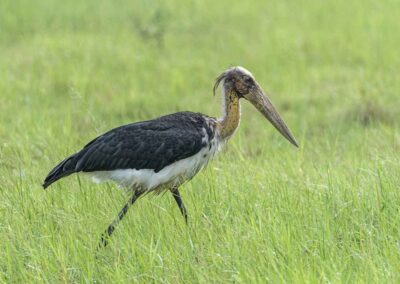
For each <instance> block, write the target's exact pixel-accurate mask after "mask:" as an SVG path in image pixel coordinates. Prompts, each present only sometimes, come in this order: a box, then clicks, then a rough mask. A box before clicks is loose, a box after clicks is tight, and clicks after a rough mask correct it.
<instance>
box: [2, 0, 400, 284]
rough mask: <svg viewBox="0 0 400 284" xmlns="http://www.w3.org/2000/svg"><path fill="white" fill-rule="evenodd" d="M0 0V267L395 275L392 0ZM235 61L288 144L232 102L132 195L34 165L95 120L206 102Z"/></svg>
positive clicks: (398, 89)
mask: <svg viewBox="0 0 400 284" xmlns="http://www.w3.org/2000/svg"><path fill="white" fill-rule="evenodd" d="M265 2H266V1H258V2H246V1H236V2H232V1H227V0H223V1H192V2H189V1H161V0H160V1H144V0H143V1H97V0H91V1H77V0H76V1H51V0H41V1H29V0H26V1H22V0H17V1H15V0H2V1H1V2H0V54H1V56H0V282H4V283H11V282H12V283H27V282H33V283H43V282H45V283H84V282H96V283H112V282H114V283H130V282H141V283H147V282H165V283H190V282H193V283H224V282H239V283H251V282H253V283H265V282H270V283H280V282H292V283H293V282H295V283H303V282H304V283H309V282H312V283H316V282H323V283H363V282H364V283H365V282H369V283H378V282H380V283H399V282H400V212H399V211H400V191H399V185H400V133H399V127H400V121H399V117H400V95H399V94H400V77H399V69H400V56H399V46H400V33H399V30H400V21H399V18H400V3H399V2H398V1H395V0H393V1H390V0H388V1H379V2H378V1H372V0H371V1H370V0H365V1H364V0H355V1H344V0H335V1H311V0H301V1H290V0H287V1H275V0H274V1H268V3H265ZM233 65H242V66H245V67H246V68H248V69H250V70H251V71H252V72H253V74H254V75H255V77H256V78H257V80H258V81H259V82H260V84H261V85H262V86H263V87H264V89H265V90H266V91H267V92H268V93H269V94H270V97H271V98H272V100H273V102H274V103H275V104H276V106H277V107H278V109H279V110H280V112H281V114H282V115H283V117H284V118H285V120H286V121H287V123H288V125H289V126H290V128H291V129H292V130H293V133H294V134H295V136H296V138H297V140H298V141H299V142H300V144H301V146H300V148H299V149H296V148H294V147H292V146H291V145H290V144H289V143H288V142H287V141H285V140H284V139H283V138H282V137H281V136H280V135H279V134H278V133H277V132H276V131H275V130H274V129H273V128H272V126H270V125H269V124H268V123H267V121H265V119H263V118H262V116H261V115H259V114H258V113H257V112H255V111H254V109H253V108H252V106H250V105H249V104H248V103H246V102H243V103H242V105H243V110H242V114H243V119H242V122H241V126H240V129H239V130H238V131H237V133H236V135H235V136H234V137H233V138H232V140H231V141H230V143H229V144H228V146H227V147H226V148H225V149H224V151H223V152H222V153H221V154H220V155H219V156H218V158H217V159H216V160H215V161H213V162H212V163H211V164H210V165H209V167H208V168H207V169H206V170H205V171H203V172H202V173H201V174H199V175H198V176H197V177H196V178H195V179H193V180H192V181H191V182H190V183H188V184H186V185H184V186H183V188H182V190H181V192H182V196H183V199H184V201H185V203H186V206H187V208H188V210H189V214H190V216H189V218H190V224H189V226H186V225H185V223H184V221H183V218H182V217H181V215H180V212H179V210H178V208H177V206H176V205H175V203H174V200H173V198H172V196H170V195H169V194H166V195H164V196H159V197H157V196H156V197H150V196H149V197H146V198H143V199H142V200H140V202H138V203H137V205H135V206H134V207H133V208H131V211H129V214H128V216H127V217H126V218H125V219H124V220H123V222H122V223H121V224H120V226H119V227H118V229H117V231H116V232H115V234H114V235H113V238H112V241H111V244H110V246H109V247H107V248H106V249H104V250H102V251H99V252H96V247H97V243H98V240H99V236H100V234H101V233H102V232H103V230H104V229H105V228H106V226H107V225H108V224H109V223H110V222H111V221H112V219H113V218H114V217H115V216H116V214H117V213H118V211H119V210H120V208H121V207H122V205H123V204H124V202H125V201H126V200H127V196H126V195H125V194H124V192H122V191H120V190H118V189H117V187H116V186H115V185H113V184H103V185H100V186H98V185H95V184H92V183H91V182H90V181H89V180H87V179H86V178H84V177H78V176H71V177H69V178H67V179H64V180H62V181H60V182H59V183H57V184H55V185H54V186H52V187H51V188H49V190H48V191H43V189H42V188H41V183H42V181H43V178H44V177H45V175H46V174H47V172H48V171H49V170H50V169H51V168H52V166H54V165H55V164H56V163H57V162H59V161H60V160H61V159H62V158H64V157H65V156H66V155H68V154H71V153H73V152H74V151H76V150H78V149H80V147H81V146H83V145H84V144H85V143H86V142H88V141H89V140H90V139H92V138H93V137H95V136H97V135H99V134H101V133H102V132H104V131H106V130H108V129H110V128H112V127H115V126H118V125H120V124H125V123H129V122H133V121H138V120H143V119H149V118H153V117H156V116H159V115H162V114H167V113H171V112H175V111H178V110H192V111H199V112H203V113H207V114H209V115H214V116H218V115H219V112H220V99H219V98H218V97H213V96H212V86H213V82H214V79H215V78H216V76H218V75H219V73H220V72H222V71H223V70H224V69H226V68H227V67H229V66H233Z"/></svg>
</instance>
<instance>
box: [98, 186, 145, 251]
mask: <svg viewBox="0 0 400 284" xmlns="http://www.w3.org/2000/svg"><path fill="white" fill-rule="evenodd" d="M140 195H141V192H139V191H135V192H134V193H133V195H132V197H131V198H130V199H129V201H128V202H127V203H126V204H125V206H124V207H123V208H122V209H121V211H119V213H118V217H117V218H116V219H115V220H114V221H113V222H112V223H111V224H110V226H108V228H107V230H105V231H104V233H103V234H102V235H101V239H100V243H99V247H100V248H101V247H106V246H107V244H108V238H109V237H110V236H111V235H112V233H113V232H114V230H115V227H116V226H117V225H118V223H119V221H121V220H122V218H124V216H125V214H126V212H128V209H129V207H131V205H132V204H133V203H135V201H136V200H137V199H138V198H139V196H140Z"/></svg>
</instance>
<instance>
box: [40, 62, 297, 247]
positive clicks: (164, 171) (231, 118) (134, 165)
mask: <svg viewBox="0 0 400 284" xmlns="http://www.w3.org/2000/svg"><path fill="white" fill-rule="evenodd" d="M219 85H221V86H222V96H223V113H222V117H221V118H218V119H217V118H213V117H209V116H207V115H204V114H201V113H194V112H177V113H174V114H169V115H166V116H162V117H159V118H156V119H153V120H148V121H143V122H136V123H132V124H128V125H124V126H120V127H117V128H115V129H112V130H110V131H108V132H106V133H104V134H103V135H101V136H99V137H97V138H95V139H94V140H93V141H91V142H90V143H89V144H87V145H86V146H85V147H83V149H82V150H80V151H78V152H77V153H75V154H73V155H71V156H69V157H68V158H66V159H65V160H63V161H62V162H61V163H59V164H58V165H57V166H56V167H55V168H54V169H53V170H51V172H50V173H49V174H48V175H47V177H46V179H45V181H44V183H43V187H44V188H47V187H48V186H49V185H51V184H52V183H53V182H55V181H57V180H59V179H60V178H63V177H66V176H69V175H70V174H73V173H78V172H84V173H87V174H89V175H91V176H92V178H93V180H94V181H97V182H100V181H105V180H111V181H114V182H116V183H117V184H119V185H120V186H122V187H126V188H127V189H129V190H131V191H129V192H131V193H132V196H131V198H130V199H129V201H128V202H127V203H126V204H125V206H124V207H123V208H122V210H121V211H120V212H119V214H118V217H117V218H116V219H115V220H114V221H113V222H112V223H111V224H110V225H109V227H108V228H107V230H106V231H105V232H104V233H103V234H102V236H101V241H100V246H106V245H107V242H108V238H109V237H110V236H111V234H112V233H113V231H114V229H115V227H116V225H117V224H118V222H119V221H121V219H122V218H123V217H124V215H125V214H126V212H127V211H128V209H129V207H130V206H131V205H132V204H133V203H134V202H135V201H136V200H137V199H138V198H139V197H140V196H142V195H143V194H146V193H149V192H154V193H161V192H164V191H168V190H169V191H171V193H172V195H173V197H174V198H175V201H176V203H177V204H178V206H179V209H180V211H181V213H182V215H183V216H184V218H185V220H186V222H187V211H186V208H185V205H184V204H183V201H182V199H181V196H180V193H179V190H178V188H179V186H180V185H182V184H183V183H184V182H186V181H188V180H190V179H192V178H193V177H194V176H195V175H196V174H197V173H198V172H199V171H200V170H201V169H202V168H204V167H205V166H206V165H207V163H208V162H209V161H210V160H211V159H212V158H213V157H214V156H215V154H216V153H217V152H218V151H219V150H220V149H221V147H222V146H223V145H224V144H225V143H226V142H227V141H228V140H229V138H230V137H231V136H232V135H233V133H234V132H235V130H236V129H237V127H238V126H239V121H240V103H239V101H240V99H242V98H244V99H246V100H248V101H249V102H250V103H252V104H253V105H254V106H255V108H256V109H257V110H258V111H259V112H261V113H262V115H263V116H264V117H265V118H266V119H268V120H269V122H270V123H272V125H273V126H274V127H275V128H276V129H277V130H278V131H279V132H280V133H281V134H282V135H283V136H284V137H285V138H286V139H287V140H289V141H290V143H292V144H293V145H295V146H298V145H297V142H296V139H295V138H294V137H293V135H292V133H291V132H290V130H289V128H288V127H287V126H286V124H285V122H284V121H283V119H282V118H281V116H280V115H279V113H278V112H277V110H276V109H275V107H274V106H273V105H272V103H271V101H270V100H269V98H268V97H267V96H266V95H265V93H264V92H263V90H262V89H261V87H260V85H259V84H258V83H257V82H256V80H255V79H254V77H253V75H252V74H251V73H250V72H249V71H248V70H246V69H244V68H243V67H232V68H229V69H228V70H226V71H225V72H223V73H222V74H221V75H220V76H218V78H217V79H216V82H215V85H214V90H213V91H214V95H215V91H216V89H217V88H218V86H219Z"/></svg>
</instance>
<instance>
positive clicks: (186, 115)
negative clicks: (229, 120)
mask: <svg viewBox="0 0 400 284" xmlns="http://www.w3.org/2000/svg"><path fill="white" fill-rule="evenodd" d="M204 130H206V131H207V135H208V136H209V139H211V138H212V137H213V131H212V130H211V129H210V128H209V126H208V124H207V121H206V118H205V116H203V115H202V114H199V113H192V112H178V113H174V114H170V115H166V116H162V117H159V118H156V119H153V120H149V121H144V122H138V123H132V124H128V125H124V126H121V127H118V128H115V129H113V130H110V131H108V132H106V133H105V134H103V135H101V136H99V137H97V138H96V139H94V140H93V141H91V142H90V143H89V144H87V145H86V146H85V147H84V148H83V149H82V150H80V151H79V152H77V153H75V154H73V155H72V156H70V157H68V158H66V159H65V160H64V161H62V162H61V163H60V164H58V165H57V166H56V167H55V168H54V169H53V170H52V171H51V172H50V173H49V174H48V176H47V177H46V179H45V181H44V184H43V187H44V188H46V187H48V186H49V185H50V184H52V183H53V182H55V181H57V180H58V179H60V178H62V177H65V176H68V175H70V174H72V173H75V172H81V171H82V172H93V171H111V170H117V169H137V170H140V169H153V170H154V171H155V172H158V171H160V170H161V169H163V168H164V167H166V166H168V165H170V164H172V163H174V162H176V161H178V160H181V159H185V158H187V157H190V156H192V155H194V154H196V153H197V152H199V151H200V150H201V148H203V147H205V146H206V144H207V141H205V139H203V138H204V136H205V133H204Z"/></svg>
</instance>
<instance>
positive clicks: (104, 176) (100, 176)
mask: <svg viewBox="0 0 400 284" xmlns="http://www.w3.org/2000/svg"><path fill="white" fill-rule="evenodd" d="M217 151H218V145H217V143H216V142H215V143H212V144H211V148H210V147H208V146H207V147H204V148H202V149H201V150H200V151H199V152H198V153H197V154H195V155H193V156H191V157H188V158H186V159H182V160H179V161H177V162H175V163H173V164H170V165H168V166H166V167H165V168H163V169H162V170H161V171H159V172H157V173H156V172H155V171H154V170H152V169H141V170H136V169H124V170H113V171H97V172H91V173H89V175H91V176H92V179H93V181H95V182H97V183H99V182H103V181H107V180H111V181H114V182H116V183H117V184H119V185H120V186H122V187H126V188H129V189H136V190H143V191H152V190H156V189H160V188H164V187H169V188H172V187H174V186H179V185H181V184H182V183H184V182H185V181H188V180H190V179H191V178H192V177H193V176H194V175H196V174H197V173H198V172H199V171H200V170H201V169H202V168H204V167H205V166H206V165H207V164H208V162H209V160H210V159H211V158H212V157H213V156H214V155H215V154H216V152H217Z"/></svg>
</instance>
